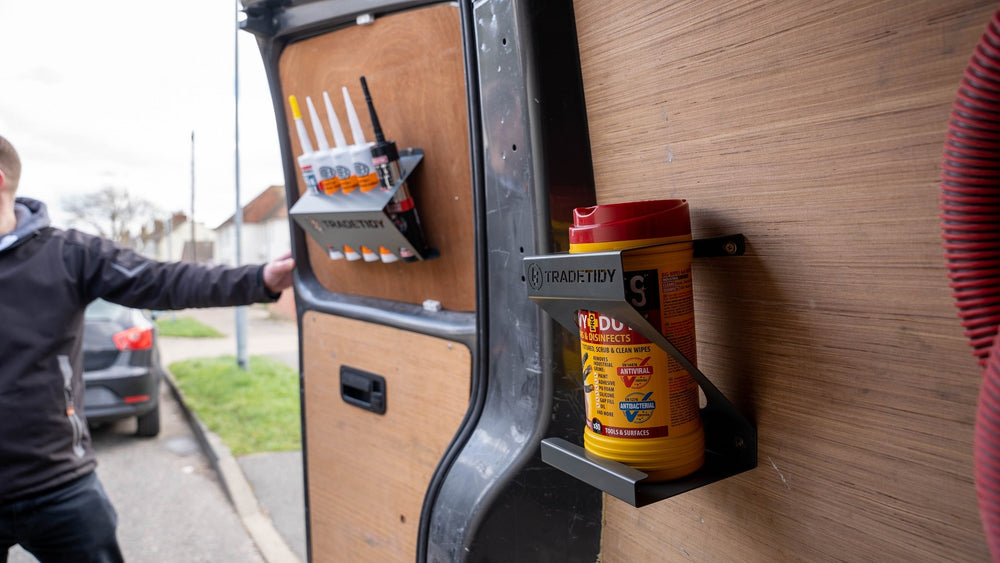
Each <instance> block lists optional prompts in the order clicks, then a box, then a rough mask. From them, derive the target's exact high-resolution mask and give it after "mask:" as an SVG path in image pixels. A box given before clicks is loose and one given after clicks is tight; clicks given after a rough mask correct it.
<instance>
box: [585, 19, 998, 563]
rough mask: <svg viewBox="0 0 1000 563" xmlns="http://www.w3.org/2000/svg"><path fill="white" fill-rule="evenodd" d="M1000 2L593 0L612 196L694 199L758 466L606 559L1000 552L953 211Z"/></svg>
mask: <svg viewBox="0 0 1000 563" xmlns="http://www.w3.org/2000/svg"><path fill="white" fill-rule="evenodd" d="M995 9H996V5H995V3H992V2H975V1H969V0H965V1H956V2H937V1H934V0H914V1H906V2H904V1H898V0H883V1H872V2H864V3H858V2H850V1H830V2H809V1H806V0H790V1H786V2H757V1H745V0H713V1H709V2H701V1H678V2H669V3H659V2H658V3H652V2H613V3H608V2H603V1H597V0H576V2H575V11H576V19H577V26H578V34H579V43H580V52H581V61H582V62H581V65H582V71H583V80H584V90H585V96H586V100H587V115H588V122H589V128H590V138H591V145H592V149H593V160H594V169H595V176H596V183H597V193H598V202H599V203H610V202H618V201H630V200H642V199H659V198H671V197H680V198H686V199H688V200H689V202H690V204H691V208H692V220H693V226H694V234H695V236H696V237H705V236H714V235H719V234H727V233H737V232H742V233H744V234H745V235H746V236H747V238H748V241H749V248H748V253H747V255H746V256H744V257H739V258H723V259H703V260H696V261H695V271H694V276H695V278H694V283H695V288H696V293H695V304H696V323H697V325H698V328H697V333H698V344H699V346H698V358H699V365H700V367H701V368H702V369H703V371H705V373H706V374H707V375H708V376H709V378H711V379H712V380H713V381H714V382H715V383H716V384H717V385H718V386H719V387H720V388H721V389H722V390H723V392H724V393H726V394H727V396H729V397H730V398H731V399H732V400H733V401H734V402H735V403H736V404H737V405H738V406H739V407H740V408H741V409H742V410H743V411H744V412H745V413H746V414H747V415H748V416H749V417H750V418H751V419H752V420H753V421H754V422H755V423H756V425H757V427H758V432H759V436H760V444H759V459H760V463H759V467H758V468H757V469H756V470H754V471H751V472H749V473H745V474H743V475H740V476H737V477H735V478H732V479H728V480H726V481H723V482H720V483H716V484H713V485H710V486H707V487H704V488H702V489H698V490H696V491H693V492H690V493H687V494H684V495H681V496H678V497H675V498H672V499H668V500H666V501H661V502H659V503H656V504H653V505H650V506H648V507H645V508H642V509H635V508H632V507H630V506H628V505H625V504H624V503H622V502H620V501H618V500H616V499H613V498H610V497H606V500H605V510H606V527H605V531H604V536H603V547H602V561H603V562H604V563H613V562H617V561H670V560H678V561H681V560H697V561H733V560H740V561H749V560H753V561H788V560H793V561H826V560H847V561H859V560H949V561H982V560H986V559H988V554H987V551H986V546H985V542H984V540H983V535H982V529H981V525H980V522H979V515H978V509H977V506H976V495H975V490H974V487H973V479H972V431H973V420H974V416H975V408H976V397H977V392H978V386H979V382H980V375H979V370H978V368H977V367H976V365H975V361H974V359H973V357H972V355H971V351H970V349H969V348H968V347H967V345H966V342H965V338H964V337H963V335H962V330H961V328H960V326H959V324H958V320H957V318H956V314H955V309H954V306H953V304H952V301H951V298H950V293H949V289H948V287H947V279H946V277H945V271H944V264H943V260H942V251H941V247H940V229H939V226H938V209H937V202H938V187H937V184H938V179H939V173H940V172H939V167H940V160H941V158H940V155H941V150H942V145H943V142H944V133H945V130H946V127H947V122H948V113H949V110H950V106H951V103H952V101H953V100H954V96H955V92H956V90H957V87H958V81H959V79H960V77H961V74H962V71H963V69H964V68H965V65H966V63H967V61H968V59H969V56H970V54H971V53H972V49H973V46H974V45H975V44H976V42H977V41H978V40H979V37H980V35H981V34H982V31H983V30H984V29H985V26H986V24H987V22H988V21H989V18H990V16H991V15H992V13H993V11H994V10H995Z"/></svg>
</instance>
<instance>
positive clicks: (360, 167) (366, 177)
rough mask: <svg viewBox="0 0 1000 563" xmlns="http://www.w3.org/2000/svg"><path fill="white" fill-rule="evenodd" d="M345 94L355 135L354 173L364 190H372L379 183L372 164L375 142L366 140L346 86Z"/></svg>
mask: <svg viewBox="0 0 1000 563" xmlns="http://www.w3.org/2000/svg"><path fill="white" fill-rule="evenodd" d="M341 92H343V94H344V105H345V106H346V107H347V120H348V121H349V122H350V124H351V136H352V137H354V144H353V145H351V146H350V149H349V151H350V154H351V161H352V164H353V166H354V173H355V174H356V175H357V176H358V184H359V185H360V187H361V191H362V192H370V191H371V190H373V189H374V188H375V186H377V185H378V175H377V174H375V167H374V166H373V165H372V153H371V148H372V145H374V144H375V143H369V142H367V141H365V133H364V131H362V130H361V122H360V121H358V114H357V112H356V111H354V104H353V103H352V102H351V94H350V93H349V92H348V91H347V87H346V86H342V87H341Z"/></svg>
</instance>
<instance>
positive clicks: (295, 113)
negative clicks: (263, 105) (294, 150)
mask: <svg viewBox="0 0 1000 563" xmlns="http://www.w3.org/2000/svg"><path fill="white" fill-rule="evenodd" d="M288 104H289V105H291V106H292V117H293V118H294V119H295V130H296V131H298V133H299V143H300V144H301V145H302V152H304V153H310V152H313V146H312V142H311V141H309V133H307V132H306V124H305V123H304V122H303V121H302V112H301V111H299V101H298V100H296V99H295V96H288Z"/></svg>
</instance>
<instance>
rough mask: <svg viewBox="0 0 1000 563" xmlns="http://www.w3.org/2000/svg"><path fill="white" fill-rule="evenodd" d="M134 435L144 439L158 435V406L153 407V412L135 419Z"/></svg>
mask: <svg viewBox="0 0 1000 563" xmlns="http://www.w3.org/2000/svg"><path fill="white" fill-rule="evenodd" d="M136 421H137V422H138V424H136V428H135V435H136V436H142V437H144V438H152V437H153V436H156V435H157V434H159V433H160V405H156V406H155V407H153V410H151V411H149V412H147V413H146V414H144V415H141V416H138V417H136Z"/></svg>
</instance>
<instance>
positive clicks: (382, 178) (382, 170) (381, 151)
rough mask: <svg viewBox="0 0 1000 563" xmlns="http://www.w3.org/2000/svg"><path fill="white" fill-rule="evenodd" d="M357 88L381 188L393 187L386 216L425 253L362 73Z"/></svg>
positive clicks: (419, 228) (417, 222)
mask: <svg viewBox="0 0 1000 563" xmlns="http://www.w3.org/2000/svg"><path fill="white" fill-rule="evenodd" d="M361 89H362V91H364V94H365V103H366V104H367V105H368V113H369V115H370V116H371V120H372V129H373V130H374V132H375V142H374V143H372V146H371V155H372V163H373V164H374V165H375V167H376V169H377V170H378V177H379V183H380V184H381V185H382V189H384V190H391V189H393V188H396V184H399V187H398V188H396V193H394V194H393V195H392V199H391V200H390V201H389V203H388V204H387V205H386V206H385V210H386V212H388V214H389V218H390V219H392V222H393V223H394V224H395V225H396V228H397V229H399V232H401V233H403V236H405V237H406V240H408V241H409V242H410V244H412V245H413V248H414V249H415V250H416V251H417V252H418V253H421V254H426V253H427V241H426V239H425V238H424V230H423V227H422V226H421V225H420V216H419V215H417V209H416V205H415V203H414V201H413V196H412V195H410V189H409V187H408V186H407V185H406V182H402V183H399V182H400V180H401V179H402V174H403V170H402V168H401V167H400V165H399V151H398V150H397V149H396V143H395V142H394V141H386V140H385V135H384V134H383V133H382V124H381V123H379V120H378V114H377V113H376V112H375V104H374V103H373V102H372V97H371V93H370V92H369V91H368V82H367V81H365V77H364V76H362V77H361ZM400 255H401V256H403V259H404V260H406V261H408V262H412V261H414V260H417V259H418V258H417V257H416V256H415V255H414V253H412V252H409V251H407V252H406V253H405V254H404V253H402V252H400Z"/></svg>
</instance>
